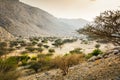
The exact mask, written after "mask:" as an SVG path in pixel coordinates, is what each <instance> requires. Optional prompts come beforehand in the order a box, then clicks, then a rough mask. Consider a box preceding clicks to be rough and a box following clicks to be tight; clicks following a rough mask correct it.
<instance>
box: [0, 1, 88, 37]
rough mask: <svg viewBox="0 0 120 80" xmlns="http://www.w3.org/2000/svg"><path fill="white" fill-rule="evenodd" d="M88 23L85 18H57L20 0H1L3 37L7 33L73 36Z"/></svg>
mask: <svg viewBox="0 0 120 80" xmlns="http://www.w3.org/2000/svg"><path fill="white" fill-rule="evenodd" d="M86 23H88V21H86V20H84V19H70V20H69V19H57V18H55V17H54V16H52V15H51V14H49V13H47V12H45V11H43V10H41V9H39V8H36V7H32V6H29V5H27V4H25V3H22V2H20V1H19V0H0V36H1V34H2V33H3V34H2V36H3V37H4V36H5V37H7V36H6V35H7V34H9V35H10V36H22V37H32V36H68V35H72V36H73V35H74V34H73V33H72V32H73V31H74V30H76V29H78V28H80V27H83V25H85V24H86ZM3 30H4V31H3ZM4 32H5V33H4ZM3 37H2V38H3Z"/></svg>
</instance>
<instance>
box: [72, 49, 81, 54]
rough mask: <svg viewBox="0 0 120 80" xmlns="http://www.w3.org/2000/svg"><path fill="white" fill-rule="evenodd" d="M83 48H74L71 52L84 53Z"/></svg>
mask: <svg viewBox="0 0 120 80" xmlns="http://www.w3.org/2000/svg"><path fill="white" fill-rule="evenodd" d="M81 50H82V49H81V48H75V49H74V50H72V51H70V53H71V54H80V53H82V52H81Z"/></svg>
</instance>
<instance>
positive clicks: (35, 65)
mask: <svg viewBox="0 0 120 80" xmlns="http://www.w3.org/2000/svg"><path fill="white" fill-rule="evenodd" d="M29 68H30V69H33V70H34V71H35V72H36V73H37V72H38V70H39V69H40V68H41V64H40V63H38V62H35V61H34V62H31V63H30V67H29Z"/></svg>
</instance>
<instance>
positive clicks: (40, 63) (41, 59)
mask: <svg viewBox="0 0 120 80" xmlns="http://www.w3.org/2000/svg"><path fill="white" fill-rule="evenodd" d="M51 60H52V59H51V58H50V57H49V56H46V55H45V54H39V55H38V60H37V61H32V62H31V63H30V64H29V65H30V67H29V68H30V69H33V70H34V71H35V72H38V70H40V71H44V70H48V69H51V66H52V64H51Z"/></svg>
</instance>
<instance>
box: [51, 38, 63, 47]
mask: <svg viewBox="0 0 120 80" xmlns="http://www.w3.org/2000/svg"><path fill="white" fill-rule="evenodd" d="M62 44H63V41H62V40H61V39H57V40H55V42H54V43H53V44H52V45H54V46H56V47H60V46H61V45H62Z"/></svg>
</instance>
